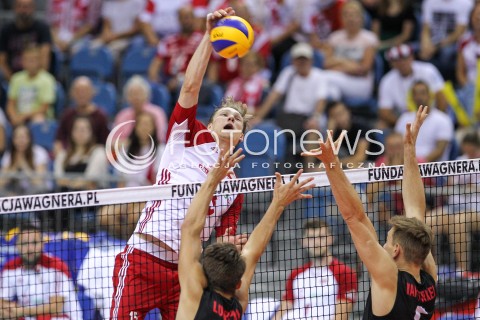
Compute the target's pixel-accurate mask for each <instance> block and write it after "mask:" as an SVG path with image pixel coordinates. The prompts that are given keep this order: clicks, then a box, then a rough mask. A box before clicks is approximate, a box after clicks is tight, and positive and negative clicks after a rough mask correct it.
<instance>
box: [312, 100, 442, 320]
mask: <svg viewBox="0 0 480 320" xmlns="http://www.w3.org/2000/svg"><path fill="white" fill-rule="evenodd" d="M427 111H428V107H423V106H420V107H419V109H418V111H417V114H416V118H415V121H414V122H413V124H410V123H408V124H407V125H406V128H407V130H406V133H405V138H404V175H403V188H402V195H403V202H404V207H405V216H396V217H394V218H392V219H391V220H390V224H391V225H392V228H391V229H390V231H389V232H388V236H387V242H386V243H385V245H384V246H383V248H382V247H381V246H380V245H379V243H378V238H377V234H376V232H375V229H374V228H373V225H372V223H371V221H370V220H369V218H368V217H367V215H366V214H365V211H364V208H363V205H362V202H361V201H360V197H359V196H358V194H357V193H356V191H355V189H354V188H353V186H352V184H351V183H350V182H349V181H348V179H347V177H346V175H345V173H344V172H343V170H342V169H341V167H340V162H339V160H338V157H337V156H336V155H335V154H334V152H333V150H334V149H336V148H337V147H338V145H339V144H340V143H341V140H342V138H343V137H342V136H341V137H340V138H339V139H338V140H337V141H336V142H335V143H333V142H332V139H331V132H329V141H327V142H326V143H324V142H320V147H319V148H318V149H314V150H311V151H310V152H307V153H305V155H306V156H316V157H317V158H318V159H320V160H321V161H323V163H324V164H325V168H326V173H327V177H328V179H329V181H330V184H331V187H332V191H333V195H334V197H335V200H336V201H337V204H338V208H339V211H340V212H341V214H342V216H343V218H344V219H345V222H346V223H347V225H348V229H349V230H350V233H351V235H352V239H353V241H354V243H355V247H356V249H357V251H358V254H359V256H360V258H361V259H362V261H363V263H365V266H366V267H367V269H368V271H369V273H370V277H371V287H370V292H369V296H368V299H367V302H366V305H365V311H364V314H363V319H364V320H370V319H388V320H397V319H398V320H405V319H412V320H413V319H415V320H426V319H430V318H431V317H432V315H433V311H434V306H435V298H436V279H437V266H436V264H435V261H434V259H433V256H432V254H431V246H432V231H431V229H430V227H428V226H427V225H426V224H425V222H424V221H425V206H426V204H425V191H424V187H423V182H422V179H421V176H420V171H419V169H418V163H417V159H416V156H415V143H416V140H417V136H418V132H419V130H420V127H421V125H422V123H423V121H424V120H425V118H426V117H427Z"/></svg>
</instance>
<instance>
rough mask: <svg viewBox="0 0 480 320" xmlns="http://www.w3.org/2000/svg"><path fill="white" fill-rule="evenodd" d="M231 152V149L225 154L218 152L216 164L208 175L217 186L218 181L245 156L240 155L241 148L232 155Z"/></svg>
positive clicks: (222, 151)
mask: <svg viewBox="0 0 480 320" xmlns="http://www.w3.org/2000/svg"><path fill="white" fill-rule="evenodd" d="M232 151H233V147H232V150H230V151H227V152H224V150H220V152H219V155H218V160H217V163H215V165H214V166H213V167H212V169H211V170H210V173H209V174H208V176H209V177H210V178H211V179H212V182H213V183H216V184H219V183H220V181H222V180H223V179H224V178H225V177H226V176H227V174H228V173H229V172H230V171H232V170H233V168H234V167H235V165H236V164H237V163H239V162H240V161H242V159H243V158H245V155H243V154H242V151H243V150H242V148H239V149H238V150H237V151H235V152H234V153H232ZM207 178H208V177H207Z"/></svg>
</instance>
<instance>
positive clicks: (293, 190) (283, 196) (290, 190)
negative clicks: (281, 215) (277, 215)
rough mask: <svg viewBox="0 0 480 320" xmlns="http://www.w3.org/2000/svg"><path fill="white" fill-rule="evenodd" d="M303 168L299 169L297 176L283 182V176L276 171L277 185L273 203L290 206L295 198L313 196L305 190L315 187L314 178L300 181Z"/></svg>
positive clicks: (274, 190)
mask: <svg viewBox="0 0 480 320" xmlns="http://www.w3.org/2000/svg"><path fill="white" fill-rule="evenodd" d="M302 172H303V169H300V170H298V172H297V173H296V174H295V176H294V177H293V178H292V180H291V181H290V182H289V183H286V184H283V183H282V176H281V175H280V173H278V172H275V177H276V181H275V187H274V189H273V200H272V203H276V204H278V205H280V206H282V207H286V206H288V205H289V204H290V203H292V202H293V201H295V200H299V199H307V198H311V197H312V195H311V194H305V193H304V192H305V191H307V190H310V189H312V188H314V187H315V184H314V183H310V182H312V181H313V178H308V179H305V180H303V181H302V182H298V178H299V177H300V175H301V174H302Z"/></svg>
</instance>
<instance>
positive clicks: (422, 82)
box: [411, 80, 430, 93]
mask: <svg viewBox="0 0 480 320" xmlns="http://www.w3.org/2000/svg"><path fill="white" fill-rule="evenodd" d="M416 86H425V88H427V91H428V92H429V93H430V86H429V85H428V83H426V82H425V81H423V80H416V81H415V82H414V83H413V84H412V87H411V89H412V90H413V88H414V87H416Z"/></svg>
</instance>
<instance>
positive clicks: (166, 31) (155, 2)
mask: <svg viewBox="0 0 480 320" xmlns="http://www.w3.org/2000/svg"><path fill="white" fill-rule="evenodd" d="M188 4H190V0H175V1H165V0H147V1H145V9H144V10H143V12H142V13H141V14H140V21H142V22H144V23H148V24H150V25H151V26H152V28H153V30H154V31H155V32H156V33H157V34H158V35H159V36H161V37H164V36H166V35H170V34H175V33H178V32H180V22H179V21H178V10H179V9H180V8H182V7H183V6H185V5H188Z"/></svg>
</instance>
